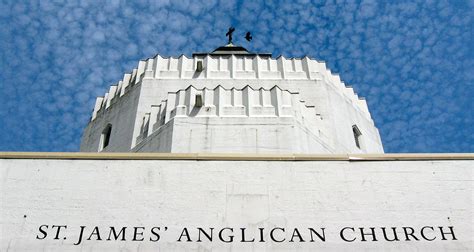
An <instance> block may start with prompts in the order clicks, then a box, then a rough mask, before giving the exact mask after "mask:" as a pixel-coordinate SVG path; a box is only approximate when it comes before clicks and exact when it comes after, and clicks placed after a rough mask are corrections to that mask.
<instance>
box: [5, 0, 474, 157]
mask: <svg viewBox="0 0 474 252" xmlns="http://www.w3.org/2000/svg"><path fill="white" fill-rule="evenodd" d="M0 9H2V12H0V22H1V23H2V26H0V99H1V101H2V104H1V106H0V125H1V126H2V131H0V150H5V151H6V150H22V151H77V150H78V147H79V141H80V136H81V133H82V129H83V128H84V126H85V125H86V124H87V120H88V118H89V116H90V111H91V109H92V107H93V104H94V99H95V97H96V96H100V95H102V94H103V93H104V92H105V91H106V90H108V88H109V86H110V85H112V84H115V83H116V82H117V81H118V80H120V79H121V77H122V76H123V74H124V73H125V72H129V71H130V70H131V68H133V67H135V66H136V64H137V62H138V60H139V59H143V58H148V57H150V56H153V55H154V54H156V53H160V54H162V55H172V56H178V55H180V54H182V53H184V54H187V55H191V54H192V53H193V52H196V51H210V50H212V49H214V48H215V47H217V46H219V45H221V44H223V43H225V41H226V39H225V37H224V36H223V34H224V33H225V31H226V29H227V27H228V26H230V25H233V26H235V27H237V29H238V31H242V32H243V31H247V30H250V31H252V33H253V35H254V40H253V41H252V43H251V44H247V42H245V41H243V39H241V38H236V39H237V40H239V39H240V40H239V41H238V42H239V43H242V44H244V45H245V46H247V47H249V49H250V50H252V51H260V52H272V53H273V55H275V56H277V55H280V54H283V55H285V56H287V57H295V56H296V57H300V56H304V55H308V56H310V57H312V58H317V59H319V60H324V61H326V62H327V64H328V66H329V67H330V69H331V70H332V71H333V72H336V73H339V74H340V75H341V78H342V79H343V80H344V82H345V83H347V84H349V85H352V86H354V88H355V89H356V91H357V93H359V94H360V95H362V96H365V97H366V98H367V101H368V103H369V108H370V110H371V112H372V116H373V119H374V121H375V123H376V125H377V126H378V128H379V129H380V132H381V136H382V140H383V142H384V146H385V149H386V151H388V152H474V129H473V127H472V125H473V123H474V113H472V108H473V107H474V104H473V100H474V99H473V98H472V97H473V96H474V71H473V69H474V50H473V49H474V48H473V45H474V41H473V37H474V36H473V31H474V29H473V28H474V27H473V23H474V22H473V16H474V15H473V11H472V10H473V8H472V1H394V2H391V1H385V2H380V1H343V0H338V1H327V2H325V1H308V0H304V1H298V2H294V1H209V0H208V1H168V0H166V1H152V0H140V1H133V2H132V1H123V0H111V1H103V2H97V1H70V2H64V3H63V2H55V1H40V2H33V1H30V2H22V1H4V2H1V3H0ZM236 37H238V36H236Z"/></svg>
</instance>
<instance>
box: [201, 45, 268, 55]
mask: <svg viewBox="0 0 474 252" xmlns="http://www.w3.org/2000/svg"><path fill="white" fill-rule="evenodd" d="M236 54H238V55H248V56H257V55H258V56H260V57H272V54H271V53H253V52H249V51H248V50H247V49H245V48H244V47H242V46H239V45H234V44H232V43H229V44H227V45H225V46H220V47H218V48H216V49H215V50H214V51H212V52H210V53H206V52H199V53H193V57H194V56H207V55H219V56H222V55H236Z"/></svg>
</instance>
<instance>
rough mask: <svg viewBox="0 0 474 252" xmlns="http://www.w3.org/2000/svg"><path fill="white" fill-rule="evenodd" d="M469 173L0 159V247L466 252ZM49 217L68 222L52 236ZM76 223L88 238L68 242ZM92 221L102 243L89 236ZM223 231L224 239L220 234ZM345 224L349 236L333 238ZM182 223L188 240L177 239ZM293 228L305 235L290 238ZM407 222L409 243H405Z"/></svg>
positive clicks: (413, 166)
mask: <svg viewBox="0 0 474 252" xmlns="http://www.w3.org/2000/svg"><path fill="white" fill-rule="evenodd" d="M473 169H474V163H473V161H472V160H470V161H469V160H464V161H463V160H455V161H435V160H427V161H370V162H357V161H356V162H348V161H298V162H294V161H205V160H199V161H194V160H181V161H180V160H148V161H145V160H143V161H140V160H134V161H132V160H128V161H127V160H116V161H113V160H44V159H43V160H38V159H36V160H20V159H0V190H1V192H2V193H1V194H0V197H1V205H0V225H1V228H0V231H1V233H0V251H118V250H123V251H151V250H153V251H155V250H157V249H163V250H166V251H182V250H196V251H283V250H293V251H294V250H300V251H315V250H322V249H324V250H329V251H364V250H367V251H369V250H370V251H448V250H457V251H472V250H473V249H474V248H473V237H474V233H473V226H474V223H473V220H474V218H473ZM41 225H48V228H46V226H43V227H42V229H43V231H44V232H45V233H46V234H47V236H46V237H45V234H44V233H42V232H41V231H40V230H39V229H40V226H41ZM52 225H56V226H60V225H65V226H67V228H63V229H62V230H61V231H60V233H59V235H58V238H57V239H54V238H55V236H56V231H57V227H56V228H52ZM80 226H85V232H86V235H84V236H85V237H86V238H84V240H83V241H82V242H81V243H80V244H79V245H73V244H74V243H77V242H78V237H79V236H80ZM96 226H97V227H98V230H99V235H100V236H101V240H97V238H98V237H97V235H96V234H95V235H92V237H91V240H87V237H89V236H91V232H93V229H94V227H96ZM111 226H112V227H115V228H116V229H117V231H118V230H119V229H120V228H121V227H127V229H126V230H125V234H126V241H115V240H113V239H112V240H109V241H107V237H108V235H109V232H110V227H111ZM426 226H427V227H432V228H433V229H430V228H427V229H426V228H425V229H424V231H425V232H424V235H425V236H426V237H427V239H424V238H422V237H421V230H422V228H423V227H426ZM133 227H144V229H143V230H142V229H139V231H138V233H141V232H143V235H140V234H139V235H138V236H137V237H138V239H141V237H143V238H144V241H132V240H133ZM153 227H160V228H161V231H159V234H160V240H159V241H157V242H152V241H150V238H152V239H154V238H156V236H153V235H152V233H151V228H153ZM165 227H166V228H167V229H166V231H164V229H165ZM197 227H200V228H203V229H204V230H206V231H210V228H214V232H215V233H214V236H213V241H212V242H210V241H208V240H207V239H206V238H205V237H203V236H202V237H201V239H202V240H203V241H202V242H197V239H198V231H197V230H196V228H197ZM226 227H228V228H233V229H234V232H233V234H234V235H235V238H234V241H233V242H231V243H225V242H222V241H221V240H220V239H219V237H218V231H219V230H222V229H223V228H226ZM308 227H311V228H314V229H315V230H318V231H321V228H325V231H324V232H325V241H321V240H320V239H318V238H315V239H314V240H315V241H314V242H310V236H309V233H308V230H307V228H308ZM345 227H348V228H354V230H351V229H346V231H345V233H344V235H345V238H346V239H350V240H352V239H355V240H354V241H353V242H347V241H344V240H343V239H342V238H341V237H340V232H341V230H342V229H343V228H345ZM371 227H374V231H375V237H376V239H377V241H374V240H373V237H372V236H371V235H368V236H366V237H365V238H366V240H367V241H362V240H361V239H362V235H361V233H360V230H359V228H363V230H362V231H364V232H367V233H369V232H370V230H371V229H370V228H371ZM381 227H386V228H388V229H389V230H390V228H391V227H395V228H396V232H397V236H398V237H399V241H393V242H389V241H385V239H384V237H383V234H382V230H381ZM404 227H405V228H407V227H408V229H404ZM439 227H442V228H444V229H443V230H444V232H449V231H450V230H449V227H452V228H453V231H454V234H455V238H456V240H454V239H453V237H452V235H451V234H445V240H443V239H442V238H443V237H442V234H441V233H440V230H439ZM183 228H187V229H188V231H189V235H190V238H191V239H192V242H185V240H186V239H185V238H182V241H181V242H178V241H177V239H178V238H179V236H180V234H181V232H182V230H183ZM240 228H246V230H247V231H246V232H247V233H246V239H251V237H254V236H255V235H257V237H258V234H259V228H264V232H265V233H264V240H265V242H258V241H259V239H258V238H257V239H256V241H255V242H241V239H242V238H241V233H240ZM273 228H285V232H284V233H283V232H282V230H277V232H275V237H276V239H277V240H278V239H283V238H284V239H286V240H285V241H284V242H281V243H279V242H275V241H272V240H271V238H270V237H269V233H268V232H269V231H270V230H271V229H273ZM295 228H297V229H299V231H300V232H301V235H302V238H303V239H304V240H305V242H301V241H300V240H299V239H296V238H295V240H294V242H289V240H290V239H291V237H292V234H293V232H294V229H295ZM409 228H413V230H414V236H415V237H416V238H417V239H419V240H415V239H414V238H413V237H411V236H408V237H409V239H410V240H409V241H406V237H405V236H406V235H405V234H404V232H406V230H408V231H409ZM155 231H157V230H156V229H155ZM229 234H230V233H229V230H224V235H223V237H224V239H226V238H229ZM390 234H391V233H390ZM390 237H392V236H390ZM428 239H433V241H428Z"/></svg>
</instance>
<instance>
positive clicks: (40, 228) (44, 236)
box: [36, 225, 48, 240]
mask: <svg viewBox="0 0 474 252" xmlns="http://www.w3.org/2000/svg"><path fill="white" fill-rule="evenodd" d="M43 227H46V229H48V225H41V226H40V227H39V231H40V232H41V233H42V234H43V237H39V235H37V236H36V239H38V240H43V239H44V238H46V236H48V233H46V230H43Z"/></svg>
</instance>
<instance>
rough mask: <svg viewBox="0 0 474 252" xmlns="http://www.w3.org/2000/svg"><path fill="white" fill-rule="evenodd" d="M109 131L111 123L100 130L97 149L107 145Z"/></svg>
mask: <svg viewBox="0 0 474 252" xmlns="http://www.w3.org/2000/svg"><path fill="white" fill-rule="evenodd" d="M111 133H112V125H111V124H108V125H107V126H106V127H105V129H104V130H103V131H102V135H101V136H100V145H99V151H102V150H103V149H105V147H107V146H109V143H110V134H111Z"/></svg>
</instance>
